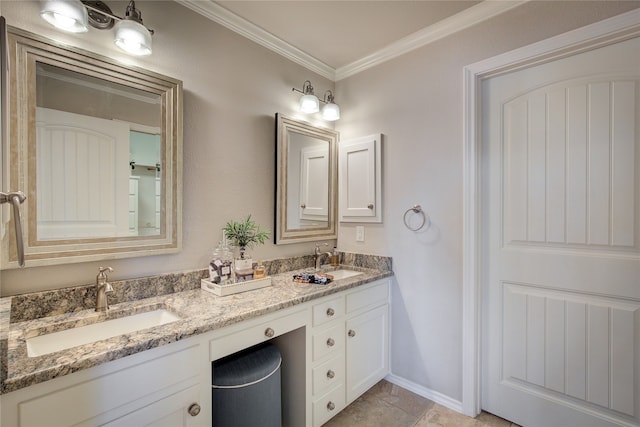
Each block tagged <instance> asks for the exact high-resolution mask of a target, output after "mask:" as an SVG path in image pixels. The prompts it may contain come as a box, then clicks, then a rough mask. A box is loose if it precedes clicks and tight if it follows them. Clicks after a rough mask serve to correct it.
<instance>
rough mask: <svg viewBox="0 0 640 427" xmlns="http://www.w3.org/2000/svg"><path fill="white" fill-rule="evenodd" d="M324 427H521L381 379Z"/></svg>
mask: <svg viewBox="0 0 640 427" xmlns="http://www.w3.org/2000/svg"><path fill="white" fill-rule="evenodd" d="M323 427H519V426H518V425H517V424H513V423H511V422H510V421H507V420H504V419H502V418H499V417H496V416H495V415H492V414H489V413H486V412H483V413H481V414H480V415H478V416H477V417H476V418H469V417H467V416H465V415H462V414H459V413H458V412H455V411H452V410H451V409H448V408H445V407H444V406H442V405H438V404H437V403H434V402H432V401H431V400H428V399H425V398H424V397H421V396H418V395H417V394H414V393H412V392H410V391H408V390H405V389H403V388H402V387H398V386H397V385H394V384H391V383H390V382H388V381H385V380H382V381H380V382H379V383H378V384H376V385H375V386H373V387H372V388H371V389H370V390H369V391H368V392H366V393H365V394H363V395H362V396H361V397H360V398H358V399H357V400H356V401H355V402H353V403H352V404H351V405H349V406H347V407H346V408H345V409H344V410H342V412H340V413H339V414H338V415H336V416H335V417H333V418H332V419H331V420H330V421H329V422H327V423H326V424H324V426H323Z"/></svg>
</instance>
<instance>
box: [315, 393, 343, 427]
mask: <svg viewBox="0 0 640 427" xmlns="http://www.w3.org/2000/svg"><path fill="white" fill-rule="evenodd" d="M344 407H345V396H344V386H343V385H342V386H340V387H338V388H335V389H333V390H331V391H330V392H328V393H327V394H325V395H323V396H322V397H320V398H318V400H316V401H315V402H313V425H314V427H319V426H321V425H322V424H324V423H325V422H327V421H328V420H329V419H331V418H332V417H333V416H334V415H336V414H337V413H338V412H340V411H341V410H342V409H343V408H344Z"/></svg>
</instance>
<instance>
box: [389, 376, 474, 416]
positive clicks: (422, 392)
mask: <svg viewBox="0 0 640 427" xmlns="http://www.w3.org/2000/svg"><path fill="white" fill-rule="evenodd" d="M384 379H385V380H387V381H389V382H390V383H392V384H395V385H397V386H400V387H402V388H404V389H407V390H409V391H411V392H413V393H415V394H417V395H419V396H422V397H424V398H426V399H429V400H431V401H433V402H436V403H437V404H439V405H442V406H446V407H447V408H449V409H451V410H454V411H456V412H459V413H461V414H462V402H460V401H459V400H455V399H452V398H450V397H449V396H446V395H444V394H442V393H440V392H437V391H434V390H431V389H429V388H426V387H423V386H421V385H418V384H416V383H414V382H411V381H409V380H407V379H405V378H402V377H398V376H396V375H393V374H389V375H387V376H386V377H384Z"/></svg>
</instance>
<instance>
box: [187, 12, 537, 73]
mask: <svg viewBox="0 0 640 427" xmlns="http://www.w3.org/2000/svg"><path fill="white" fill-rule="evenodd" d="M175 1H176V2H178V3H180V4H182V5H184V6H185V7H187V8H189V9H191V10H193V11H194V12H196V13H199V14H200V15H202V16H205V17H206V18H209V19H210V20H212V21H214V22H217V23H218V24H220V25H222V26H224V27H226V28H228V29H230V30H231V31H234V32H236V33H238V34H240V35H242V36H244V37H246V38H248V39H249V40H252V41H254V42H256V43H258V44H259V45H262V46H264V47H266V48H267V49H270V50H272V51H274V52H276V53H278V54H280V55H282V56H284V57H285V58H288V59H290V60H291V61H293V62H295V63H296V64H299V65H302V66H303V67H305V68H307V69H308V70H310V71H313V72H314V73H317V74H319V75H321V76H323V77H326V78H327V79H329V80H332V81H338V80H342V79H344V78H347V77H350V76H353V75H354V74H357V73H360V72H361V71H364V70H366V69H368V68H371V67H374V66H376V65H378V64H381V63H383V62H386V61H389V60H390V59H393V58H395V57H397V56H400V55H402V54H405V53H407V52H410V51H412V50H414V49H417V48H420V47H422V46H424V45H427V44H429V43H432V42H434V41H436V40H439V39H441V38H444V37H447V36H449V35H451V34H453V33H455V32H457V31H460V30H463V29H465V28H468V27H471V26H472V25H475V24H478V23H480V22H482V21H485V20H487V19H490V18H493V17H494V16H497V15H500V14H501V13H504V12H506V11H508V10H511V9H513V8H515V7H518V6H520V5H522V4H523V3H526V2H527V1H530V0H512V1H490V0H485V1H483V2H482V3H479V4H477V5H475V6H472V7H470V8H468V9H465V10H463V11H462V12H460V13H457V14H455V15H453V16H451V17H449V18H446V19H444V20H442V21H440V22H437V23H435V24H433V25H431V26H429V27H426V28H423V29H422V30H419V31H416V32H415V33H413V34H410V35H409V36H407V37H404V38H402V39H400V40H398V41H397V42H394V43H392V44H390V45H389V46H387V47H385V48H382V49H380V50H379V51H377V52H374V53H372V54H371V55H368V56H365V57H364V58H361V59H359V60H357V61H354V62H352V63H351V64H347V65H345V66H343V67H339V68H337V69H334V68H332V67H330V66H329V65H327V64H325V63H324V62H322V61H319V60H318V59H316V58H314V57H313V56H311V55H309V54H307V53H305V52H303V51H302V50H300V49H298V48H297V47H295V46H293V45H291V44H289V43H287V42H285V41H284V40H282V39H280V38H278V37H276V36H274V35H273V34H271V33H269V32H267V31H265V30H263V29H262V28H260V27H258V26H257V25H255V24H252V23H251V22H249V21H247V20H246V19H244V18H241V17H239V16H238V15H236V14H234V13H232V12H231V11H229V10H228V9H225V8H224V7H222V6H220V5H219V4H217V3H215V2H214V1H213V0H207V1H202V0H175Z"/></svg>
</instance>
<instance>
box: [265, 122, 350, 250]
mask: <svg viewBox="0 0 640 427" xmlns="http://www.w3.org/2000/svg"><path fill="white" fill-rule="evenodd" d="M338 139H339V134H338V132H336V131H334V130H333V129H327V128H322V127H318V126H313V125H312V124H310V123H307V122H304V121H301V120H295V119H292V118H290V117H287V116H284V115H282V114H280V113H278V114H276V152H277V175H276V227H275V229H276V233H275V235H276V244H285V243H297V242H309V241H315V240H326V239H335V238H337V207H338V199H337V194H338V188H337V186H338V166H337V165H338V157H337V151H338Z"/></svg>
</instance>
